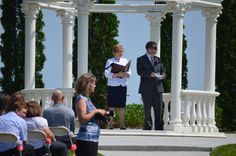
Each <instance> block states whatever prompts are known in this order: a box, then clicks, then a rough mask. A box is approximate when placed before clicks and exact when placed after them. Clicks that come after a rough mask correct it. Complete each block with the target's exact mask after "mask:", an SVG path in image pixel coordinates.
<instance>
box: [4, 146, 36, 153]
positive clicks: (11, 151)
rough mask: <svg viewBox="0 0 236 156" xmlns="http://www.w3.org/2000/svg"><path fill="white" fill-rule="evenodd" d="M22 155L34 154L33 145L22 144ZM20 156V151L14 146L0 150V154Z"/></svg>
mask: <svg viewBox="0 0 236 156" xmlns="http://www.w3.org/2000/svg"><path fill="white" fill-rule="evenodd" d="M23 147H24V149H23V151H22V156H36V154H35V151H34V148H33V146H31V145H28V144H26V145H23ZM13 155H14V156H20V152H19V151H17V149H16V148H13V149H9V150H7V151H3V152H0V156H13Z"/></svg>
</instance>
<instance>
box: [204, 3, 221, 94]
mask: <svg viewBox="0 0 236 156" xmlns="http://www.w3.org/2000/svg"><path fill="white" fill-rule="evenodd" d="M219 13H220V8H217V9H214V8H207V9H205V10H204V11H203V15H204V16H205V18H206V36H205V40H206V41H205V84H204V86H205V90H206V91H215V71H216V25H217V17H218V16H219Z"/></svg>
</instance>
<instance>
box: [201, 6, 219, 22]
mask: <svg viewBox="0 0 236 156" xmlns="http://www.w3.org/2000/svg"><path fill="white" fill-rule="evenodd" d="M221 10H222V7H218V8H205V9H203V11H202V15H203V16H205V17H206V20H211V21H214V22H217V18H218V17H219V16H220V14H222V11H221Z"/></svg>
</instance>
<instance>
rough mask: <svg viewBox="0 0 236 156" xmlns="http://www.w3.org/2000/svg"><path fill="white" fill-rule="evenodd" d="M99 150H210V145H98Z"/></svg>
mask: <svg viewBox="0 0 236 156" xmlns="http://www.w3.org/2000/svg"><path fill="white" fill-rule="evenodd" d="M98 149H99V150H104V151H191V152H193V151H194V152H199V151H201V152H211V151H212V148H211V147H194V146H150V145H147V146H146V145H143V146H141V145H139V146H137V145H128V146H122V145H99V148H98Z"/></svg>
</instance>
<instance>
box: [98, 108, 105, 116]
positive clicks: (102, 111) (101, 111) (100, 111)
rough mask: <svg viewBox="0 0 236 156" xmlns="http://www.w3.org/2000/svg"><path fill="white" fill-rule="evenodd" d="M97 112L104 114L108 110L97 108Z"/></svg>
mask: <svg viewBox="0 0 236 156" xmlns="http://www.w3.org/2000/svg"><path fill="white" fill-rule="evenodd" d="M96 110H97V113H99V114H101V115H102V116H104V115H106V113H107V111H105V110H104V109H96Z"/></svg>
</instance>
